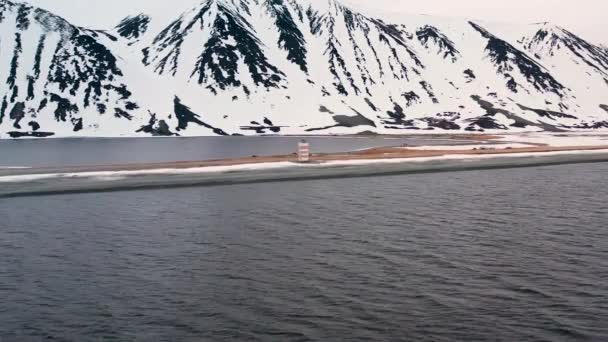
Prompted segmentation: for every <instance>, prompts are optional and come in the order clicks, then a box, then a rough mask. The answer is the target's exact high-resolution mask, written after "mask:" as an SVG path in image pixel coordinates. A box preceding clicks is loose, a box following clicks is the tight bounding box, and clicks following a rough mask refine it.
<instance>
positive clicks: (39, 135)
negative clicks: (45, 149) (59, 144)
mask: <svg viewBox="0 0 608 342" xmlns="http://www.w3.org/2000/svg"><path fill="white" fill-rule="evenodd" d="M8 135H9V136H10V137H11V138H13V139H16V138H25V137H32V138H48V137H51V136H53V135H55V133H51V132H8Z"/></svg>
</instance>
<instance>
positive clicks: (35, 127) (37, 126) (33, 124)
mask: <svg viewBox="0 0 608 342" xmlns="http://www.w3.org/2000/svg"><path fill="white" fill-rule="evenodd" d="M27 125H28V126H30V127H31V128H32V131H34V132H35V131H37V130H39V129H40V124H39V123H37V122H36V121H30V122H28V123H27Z"/></svg>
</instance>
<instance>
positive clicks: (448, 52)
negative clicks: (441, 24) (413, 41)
mask: <svg viewBox="0 0 608 342" xmlns="http://www.w3.org/2000/svg"><path fill="white" fill-rule="evenodd" d="M416 36H417V37H418V40H419V41H420V43H421V44H422V45H423V46H424V47H426V48H427V49H428V48H430V46H429V45H430V44H429V43H430V41H432V42H433V43H435V45H436V46H437V48H438V50H439V53H442V54H443V58H444V59H448V58H450V59H451V60H452V62H455V61H456V60H458V57H459V56H460V52H458V50H457V49H456V47H455V46H454V42H452V41H451V40H450V39H449V38H448V37H446V36H445V35H444V34H443V33H441V32H440V31H439V30H438V29H437V28H436V27H434V26H430V25H427V26H424V27H422V28H420V29H418V31H416Z"/></svg>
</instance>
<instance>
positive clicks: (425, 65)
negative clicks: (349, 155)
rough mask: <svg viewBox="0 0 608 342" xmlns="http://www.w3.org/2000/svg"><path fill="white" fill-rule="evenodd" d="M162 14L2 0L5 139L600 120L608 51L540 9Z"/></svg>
mask: <svg viewBox="0 0 608 342" xmlns="http://www.w3.org/2000/svg"><path fill="white" fill-rule="evenodd" d="M158 26H159V24H158V23H156V22H155V21H154V18H153V17H150V16H148V15H146V14H144V13H141V14H139V15H134V16H129V17H126V18H125V19H124V20H122V21H121V22H120V23H118V24H117V26H116V27H115V28H113V29H110V30H92V29H87V28H82V27H77V26H74V25H72V24H70V23H69V22H67V21H66V20H65V19H63V18H61V17H59V16H56V15H54V14H52V13H50V12H48V11H45V10H42V9H38V8H35V7H33V6H29V5H27V4H25V3H19V2H15V1H9V0H0V64H2V66H3V68H4V70H8V71H9V72H8V75H3V74H2V73H0V78H1V77H7V82H6V84H0V100H1V101H2V102H1V105H0V138H3V137H4V138H6V137H23V136H26V137H30V136H33V137H36V136H40V137H46V136H139V135H248V134H303V133H312V132H314V133H315V134H347V133H358V132H361V131H374V132H377V133H400V132H403V131H438V132H440V131H474V132H481V131H488V130H490V131H492V130H500V131H503V130H513V131H517V130H530V129H532V130H539V129H544V130H546V129H549V130H555V131H563V130H574V129H599V128H606V127H608V117H607V116H606V112H607V111H606V110H605V108H606V103H605V102H608V101H606V100H604V98H605V95H608V51H606V49H605V47H601V46H596V45H593V44H591V43H589V42H587V41H585V40H584V39H582V38H580V37H578V36H576V35H575V34H573V33H571V32H570V31H568V30H566V29H563V28H561V27H558V26H554V25H550V24H545V23H543V24H538V25H528V26H522V27H521V28H519V27H518V28H517V29H516V30H513V29H505V28H503V27H500V25H497V26H493V25H492V24H488V23H485V22H479V21H475V22H473V21H458V20H449V21H444V20H442V19H441V18H439V19H434V18H430V17H424V18H422V17H411V18H404V19H403V20H402V21H401V22H388V21H387V20H386V19H384V18H377V17H372V16H367V15H365V14H364V13H360V12H357V11H355V10H353V9H351V8H350V7H347V6H344V5H342V4H341V3H340V2H339V1H335V0H330V1H321V0H311V1H298V2H296V1H293V0H205V1H201V3H200V4H199V5H197V6H195V7H194V8H192V9H191V10H188V11H186V12H184V13H183V14H182V15H180V16H179V17H178V18H177V19H175V20H174V21H173V22H172V23H170V24H169V25H167V26H166V27H163V28H162V29H160V30H159V29H157V28H156V27H158ZM602 101H603V102H602ZM551 113H552V114H551Z"/></svg>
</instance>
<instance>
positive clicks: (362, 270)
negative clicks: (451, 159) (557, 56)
mask: <svg viewBox="0 0 608 342" xmlns="http://www.w3.org/2000/svg"><path fill="white" fill-rule="evenodd" d="M606 175H608V164H601V163H600V164H583V165H568V166H553V167H542V168H527V169H516V170H492V171H472V172H451V173H439V174H419V175H404V176H392V177H374V178H358V179H343V180H335V179H334V180H318V181H302V182H285V183H276V184H273V183H265V184H250V185H235V186H224V187H201V188H185V189H168V190H154V191H133V192H121V193H103V194H81V195H65V196H48V197H29V198H15V199H10V200H0V217H1V221H0V227H1V229H0V341H2V342H5V341H14V340H24V341H38V340H42V341H370V340H375V341H606V340H608V325H607V323H606V322H608V228H607V227H608V226H607V224H606V222H608V205H607V203H608V196H607V194H608V177H607V176H606Z"/></svg>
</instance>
